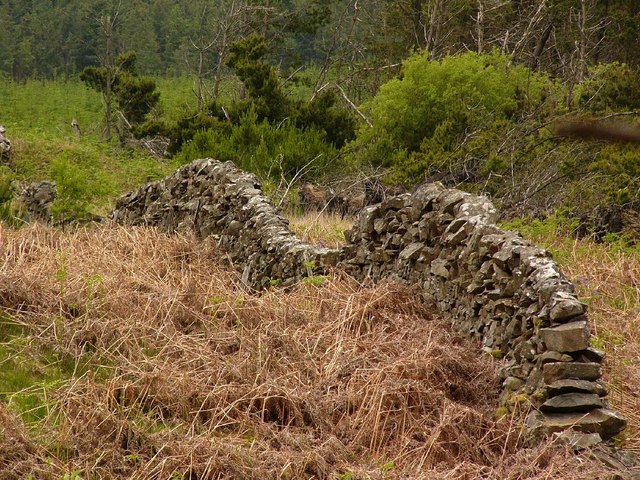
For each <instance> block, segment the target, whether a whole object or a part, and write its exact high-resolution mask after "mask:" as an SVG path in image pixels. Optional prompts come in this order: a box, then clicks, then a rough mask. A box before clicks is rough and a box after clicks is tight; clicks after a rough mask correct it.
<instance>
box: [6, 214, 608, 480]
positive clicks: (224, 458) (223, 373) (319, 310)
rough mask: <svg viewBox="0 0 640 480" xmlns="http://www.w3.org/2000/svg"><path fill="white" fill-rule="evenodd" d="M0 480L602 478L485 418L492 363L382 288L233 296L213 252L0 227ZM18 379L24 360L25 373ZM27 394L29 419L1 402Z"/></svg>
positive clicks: (96, 232)
mask: <svg viewBox="0 0 640 480" xmlns="http://www.w3.org/2000/svg"><path fill="white" fill-rule="evenodd" d="M0 235H1V242H0V244H1V252H0V255H1V257H0V258H1V259H2V260H1V263H0V305H2V317H3V318H4V319H6V321H4V322H3V323H2V328H1V329H0V330H1V332H2V333H1V337H2V338H1V339H0V340H1V341H2V355H3V356H2V358H3V360H4V361H5V362H13V364H12V365H14V366H15V367H16V368H15V369H13V368H12V371H13V370H15V371H16V372H18V373H17V374H19V372H20V370H21V369H22V368H23V367H24V368H25V369H27V368H28V369H29V370H30V371H33V372H36V373H35V377H34V378H30V377H29V376H27V375H25V378H24V382H23V383H20V382H18V383H13V381H12V380H11V379H8V378H6V377H4V376H3V377H0V391H2V393H3V395H4V396H3V397H2V400H3V401H2V403H1V404H0V423H1V424H2V425H3V430H2V434H1V435H0V478H3V479H4V478H6V479H24V478H33V479H39V478H43V479H44V478H47V479H48V478H91V479H107V478H109V479H117V478H122V479H124V478H127V479H151V478H154V479H156V478H185V479H186V478H188V479H192V480H195V479H222V478H229V479H231V478H233V479H243V478H246V479H250V478H251V479H253V478H265V479H267V478H274V479H275V478H290V479H294V478H305V479H307V478H318V479H320V478H323V479H324V478H326V479H346V478H350V479H369V478H371V479H384V478H425V479H427V478H428V479H463V478H464V479H472V478H487V479H524V478H529V479H543V478H567V479H568V478H571V479H575V478H585V479H586V478H590V479H591V478H608V477H607V475H610V473H607V471H606V468H605V467H603V466H600V465H598V464H596V463H595V462H592V461H591V460H588V459H587V458H578V457H575V456H574V455H573V454H572V453H570V452H568V451H566V450H565V449H563V448H561V447H560V446H558V445H555V444H554V443H553V442H550V443H547V444H544V445H541V446H539V447H536V448H533V449H527V448H524V445H523V444H522V439H521V427H520V424H519V423H518V421H517V419H509V418H504V419H502V420H500V421H496V420H494V413H495V408H496V405H497V401H498V394H499V387H500V385H499V380H498V378H497V375H496V365H495V364H494V360H493V359H491V357H489V356H486V357H480V356H479V355H478V353H477V352H478V346H477V345H475V344H473V343H470V342H467V341H464V340H461V339H460V338H458V337H456V336H455V335H453V334H452V332H451V331H450V330H449V328H448V326H447V325H446V324H445V323H444V322H443V321H441V320H439V319H438V318H436V317H435V316H433V315H432V314H431V313H430V312H429V311H428V310H427V309H425V307H424V306H423V305H422V304H421V303H420V302H419V301H418V300H417V298H416V296H415V295H414V294H413V293H412V291H410V290H409V289H407V288H406V287H401V286H398V285H394V284H390V283H386V284H381V285H378V286H372V287H364V286H361V285H359V284H357V283H356V282H355V281H353V280H352V279H349V278H343V277H341V276H339V275H337V274H336V275H331V276H328V277H326V278H325V279H324V280H323V282H322V283H321V284H319V283H315V282H302V283H301V284H300V285H298V286H297V287H295V288H293V289H291V290H289V291H282V290H279V289H275V288H274V289H271V290H268V291H266V292H263V293H262V294H255V293H253V292H250V291H247V290H246V289H245V288H244V287H243V286H242V285H241V283H240V280H239V275H238V274H236V273H234V272H232V271H230V270H228V269H227V268H226V267H224V266H223V265H221V264H220V259H221V258H222V256H221V255H220V252H219V251H217V250H216V247H215V245H214V244H213V243H211V242H200V241H196V240H195V239H193V238H190V237H181V236H173V237H168V236H166V235H163V234H160V233H158V232H157V231H155V230H147V229H125V228H120V227H114V226H104V227H101V228H100V229H93V230H77V231H75V232H67V233H64V232H60V231H56V230H53V229H49V228H45V227H41V226H32V227H26V228H23V229H20V230H17V231H15V230H11V229H7V228H3V229H2V230H0ZM31 367H33V368H31ZM27 384H32V385H35V386H36V387H34V388H37V389H38V392H42V395H41V396H39V397H37V398H36V399H35V401H34V402H35V405H34V408H36V407H37V408H39V409H40V410H37V411H38V415H29V414H27V412H25V411H24V408H23V406H21V405H17V404H16V403H15V402H14V403H12V402H11V401H10V400H8V398H10V397H11V395H15V394H16V393H19V392H22V391H26V390H25V389H29V388H32V387H30V386H28V385H27Z"/></svg>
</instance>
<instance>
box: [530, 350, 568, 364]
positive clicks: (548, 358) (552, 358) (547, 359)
mask: <svg viewBox="0 0 640 480" xmlns="http://www.w3.org/2000/svg"><path fill="white" fill-rule="evenodd" d="M552 362H573V357H572V356H571V355H567V354H566V353H560V352H556V351H553V350H547V351H546V352H544V353H542V354H541V355H538V363H539V364H540V365H544V364H545V363H552Z"/></svg>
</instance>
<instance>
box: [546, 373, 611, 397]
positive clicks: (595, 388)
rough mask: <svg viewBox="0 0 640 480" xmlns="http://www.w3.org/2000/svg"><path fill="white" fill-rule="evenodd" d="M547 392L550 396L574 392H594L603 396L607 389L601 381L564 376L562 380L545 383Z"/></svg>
mask: <svg viewBox="0 0 640 480" xmlns="http://www.w3.org/2000/svg"><path fill="white" fill-rule="evenodd" d="M547 392H549V396H550V397H555V396H556V395H563V394H565V393H574V392H575V393H595V394H596V395H599V396H601V397H603V396H605V395H606V394H607V389H606V388H605V386H604V385H602V384H601V383H596V382H589V381H588V380H575V379H572V378H565V379H563V380H556V381H555V382H553V383H552V384H551V385H547Z"/></svg>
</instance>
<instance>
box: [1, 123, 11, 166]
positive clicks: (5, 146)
mask: <svg viewBox="0 0 640 480" xmlns="http://www.w3.org/2000/svg"><path fill="white" fill-rule="evenodd" d="M6 131H7V129H6V128H5V127H4V126H3V125H0V160H7V159H9V157H10V156H11V140H9V139H8V138H7V137H6V136H5V133H6Z"/></svg>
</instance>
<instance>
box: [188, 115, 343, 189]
mask: <svg viewBox="0 0 640 480" xmlns="http://www.w3.org/2000/svg"><path fill="white" fill-rule="evenodd" d="M335 155H336V150H335V149H334V148H333V147H332V146H330V145H328V144H326V143H325V142H324V133H323V132H319V131H318V130H314V129H307V130H301V129H299V128H297V127H296V126H295V125H294V124H293V123H292V122H290V121H284V122H282V123H281V124H279V125H275V126H274V125H271V124H270V123H269V122H267V121H266V120H258V116H257V113H256V112H255V111H254V110H253V109H251V110H250V111H249V112H247V113H246V114H245V115H243V116H242V118H241V120H240V123H239V124H238V125H235V126H233V127H232V128H231V131H230V133H229V134H226V132H224V131H221V130H206V131H201V132H199V133H197V134H196V135H195V136H194V137H193V140H192V141H191V142H189V143H187V144H186V145H185V146H184V147H183V149H182V150H181V151H180V153H179V155H178V156H177V157H176V160H177V162H178V163H182V164H184V163H188V162H190V161H192V160H194V159H196V158H204V157H212V158H215V159H217V160H221V161H227V160H230V161H233V162H235V163H236V164H237V165H238V166H239V167H240V168H242V169H244V170H248V171H250V172H254V173H256V174H258V175H259V176H260V177H262V178H274V179H278V180H279V179H280V178H281V176H285V177H286V178H288V179H291V178H293V177H294V176H295V175H296V174H298V173H299V172H301V171H302V170H304V172H306V176H307V177H314V176H315V177H317V176H320V175H321V174H322V173H324V171H325V169H326V168H327V167H328V166H329V163H330V161H331V159H333V158H334V157H335Z"/></svg>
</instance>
